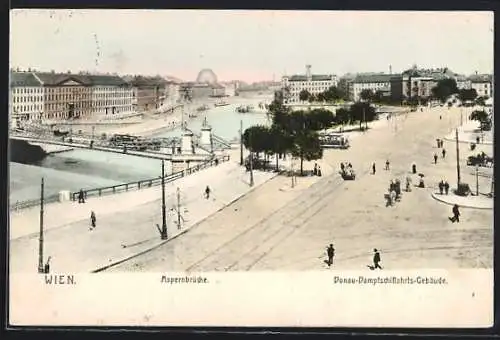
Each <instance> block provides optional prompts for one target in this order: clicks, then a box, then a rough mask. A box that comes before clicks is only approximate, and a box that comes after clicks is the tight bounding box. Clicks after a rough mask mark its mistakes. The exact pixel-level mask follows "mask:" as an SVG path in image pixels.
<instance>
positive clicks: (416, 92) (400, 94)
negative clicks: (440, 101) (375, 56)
mask: <svg viewBox="0 0 500 340" xmlns="http://www.w3.org/2000/svg"><path fill="white" fill-rule="evenodd" d="M443 79H454V80H455V81H456V82H457V87H458V88H459V89H467V88H469V87H468V86H469V82H468V80H467V79H465V78H464V77H463V76H461V75H459V74H456V73H454V72H452V71H451V70H450V69H448V68H446V67H444V68H438V69H418V68H417V67H416V66H413V67H412V68H411V69H409V70H406V71H404V72H403V73H402V74H401V75H399V76H395V77H392V78H391V96H392V99H393V100H395V101H404V100H409V99H411V98H419V99H428V98H430V97H431V96H432V88H434V87H435V86H436V85H437V83H438V82H439V81H440V80H443Z"/></svg>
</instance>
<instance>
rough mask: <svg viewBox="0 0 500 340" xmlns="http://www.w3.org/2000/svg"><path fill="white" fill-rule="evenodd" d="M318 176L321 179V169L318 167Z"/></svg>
mask: <svg viewBox="0 0 500 340" xmlns="http://www.w3.org/2000/svg"><path fill="white" fill-rule="evenodd" d="M318 176H319V177H321V167H320V166H319V165H318Z"/></svg>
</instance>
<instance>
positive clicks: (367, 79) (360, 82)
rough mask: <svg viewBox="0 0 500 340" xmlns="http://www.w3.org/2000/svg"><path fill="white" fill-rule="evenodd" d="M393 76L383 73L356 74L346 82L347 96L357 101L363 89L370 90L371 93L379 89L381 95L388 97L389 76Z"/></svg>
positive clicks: (389, 91)
mask: <svg viewBox="0 0 500 340" xmlns="http://www.w3.org/2000/svg"><path fill="white" fill-rule="evenodd" d="M393 76H394V75H390V74H384V73H380V74H365V75H363V74H360V75H357V76H356V77H355V78H354V79H352V80H351V81H350V82H349V83H348V93H349V98H350V99H351V100H353V101H359V100H360V99H361V92H362V91H363V90H371V91H372V92H373V93H376V92H378V91H380V92H382V94H383V96H386V97H389V96H390V95H391V78H392V77H393Z"/></svg>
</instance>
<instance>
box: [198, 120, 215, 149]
mask: <svg viewBox="0 0 500 340" xmlns="http://www.w3.org/2000/svg"><path fill="white" fill-rule="evenodd" d="M200 144H201V145H202V146H204V147H208V149H209V150H210V152H213V142H212V127H211V126H208V125H207V126H203V127H202V128H201V138H200Z"/></svg>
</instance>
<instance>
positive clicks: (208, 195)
mask: <svg viewBox="0 0 500 340" xmlns="http://www.w3.org/2000/svg"><path fill="white" fill-rule="evenodd" d="M205 198H206V199H207V200H208V199H209V198H210V188H209V187H208V185H207V187H206V188H205Z"/></svg>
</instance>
